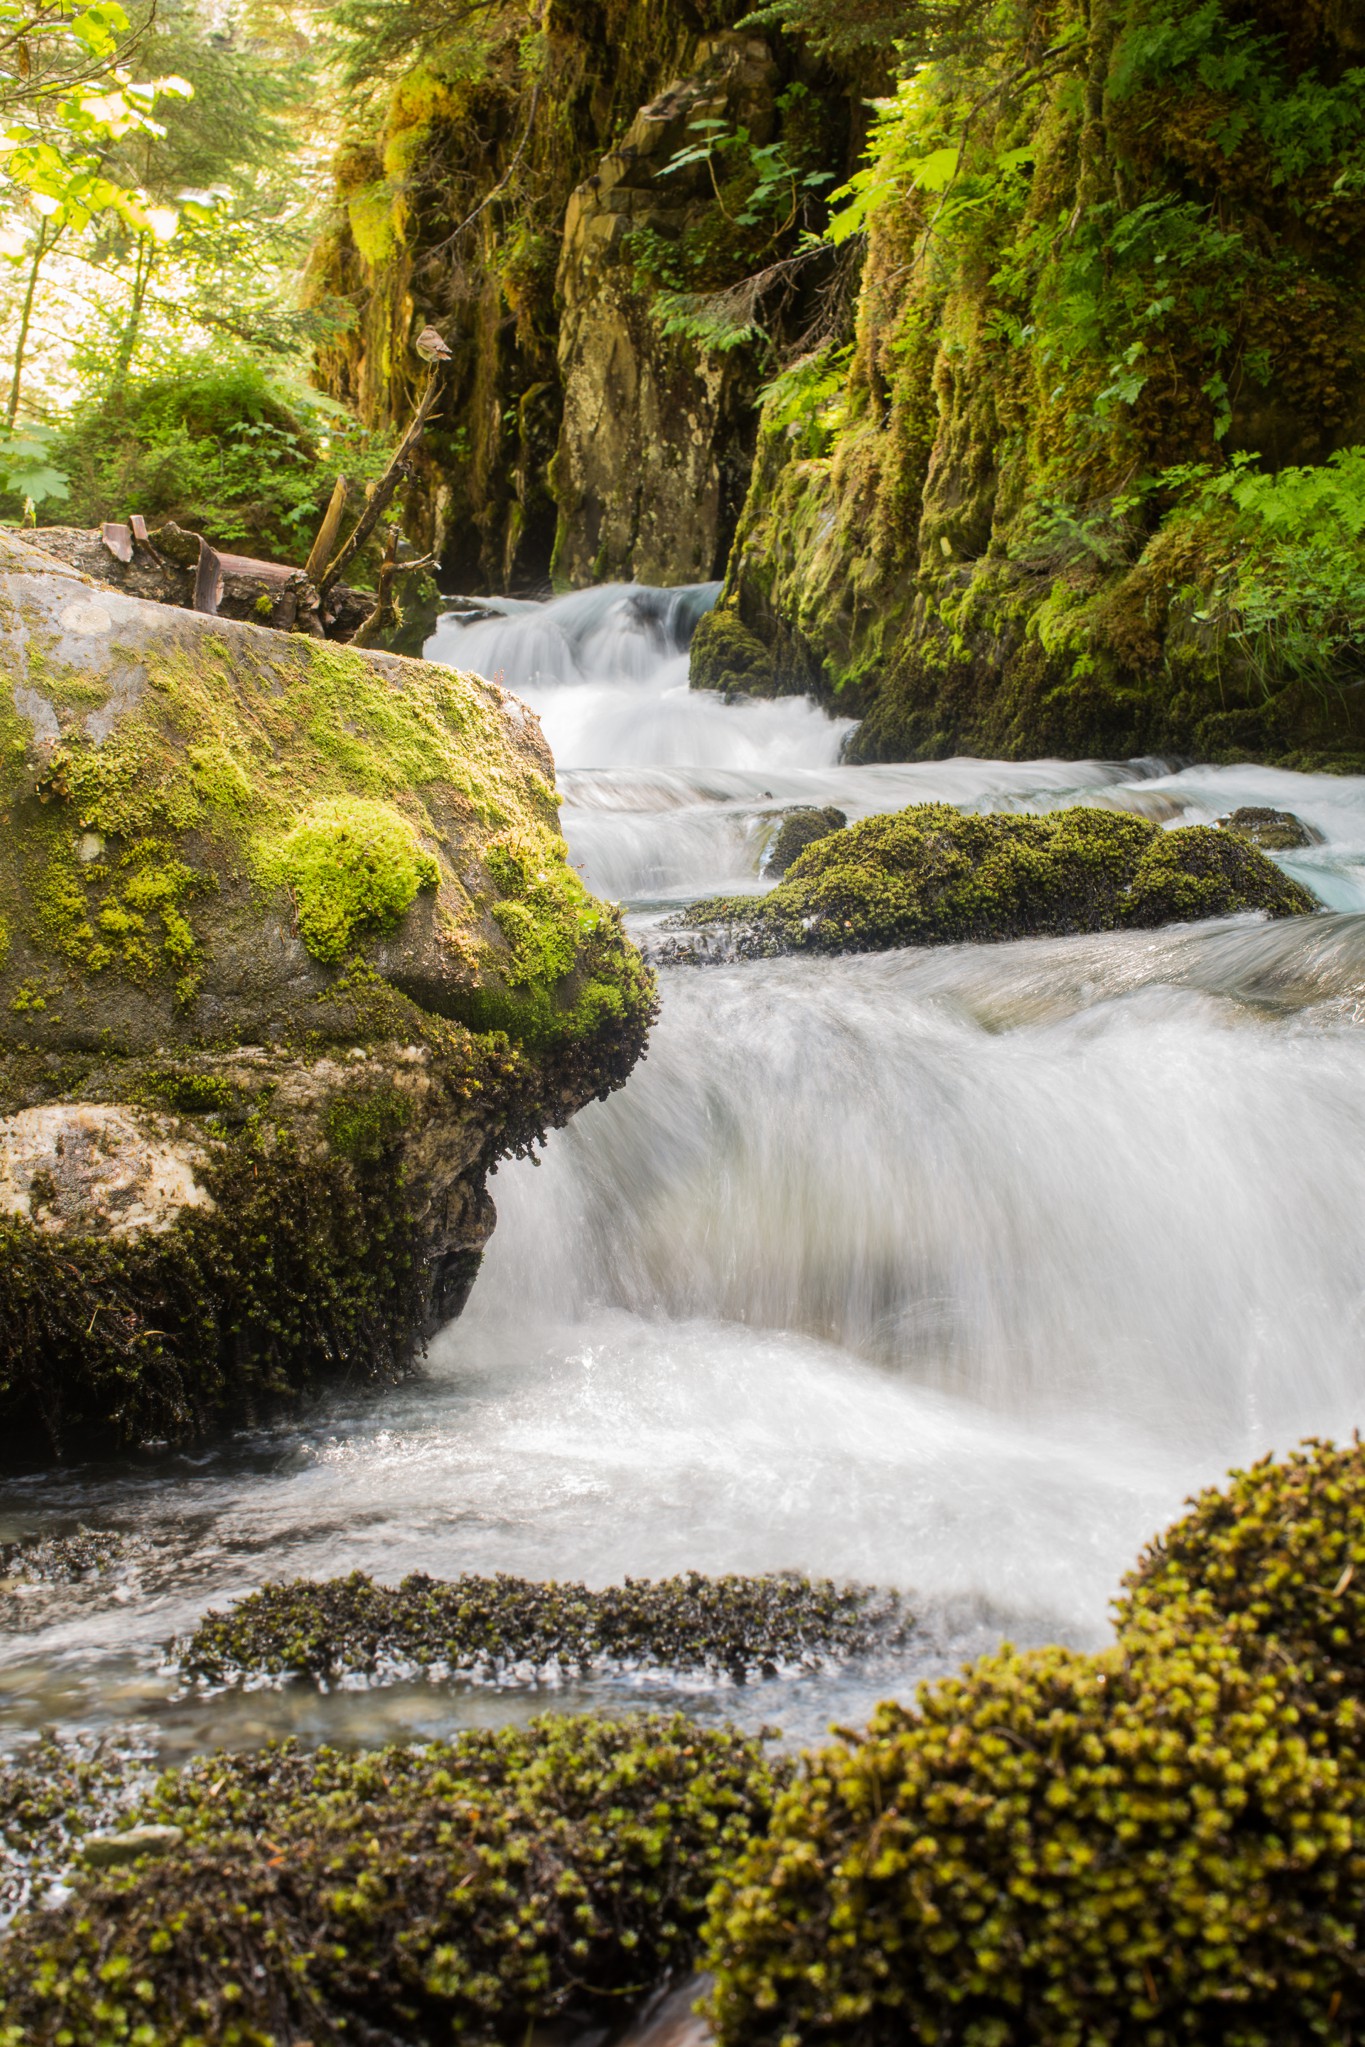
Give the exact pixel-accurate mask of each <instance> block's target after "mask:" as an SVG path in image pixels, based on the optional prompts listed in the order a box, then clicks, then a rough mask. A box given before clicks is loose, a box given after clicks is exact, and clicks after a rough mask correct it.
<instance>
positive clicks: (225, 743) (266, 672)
mask: <svg viewBox="0 0 1365 2047" xmlns="http://www.w3.org/2000/svg"><path fill="white" fill-rule="evenodd" d="M556 805H557V798H556V795H555V791H554V763H553V761H552V759H551V756H550V753H549V750H548V748H547V747H546V745H545V742H544V740H543V738H542V737H541V734H540V729H539V725H538V723H537V721H536V719H535V717H534V715H533V714H532V713H531V712H529V711H528V710H526V708H525V707H524V706H523V705H522V704H521V703H519V702H518V700H517V699H516V698H515V697H512V696H510V695H508V694H507V693H506V692H505V691H504V690H502V689H500V688H498V687H497V686H496V685H493V684H490V683H487V682H484V681H482V680H480V679H479V678H477V677H474V676H465V675H459V674H456V673H455V672H454V671H452V670H449V669H445V668H440V667H437V666H435V665H432V664H426V663H421V662H411V661H404V660H401V659H398V658H396V657H393V656H385V655H372V654H364V655H362V654H359V653H356V652H354V651H351V650H345V649H340V648H337V647H333V646H328V645H326V644H324V643H321V642H318V641H315V640H312V639H305V638H302V637H285V636H281V635H280V634H278V633H273V632H270V631H268V630H266V629H264V628H257V627H253V626H250V625H244V624H240V623H236V622H232V621H227V620H222V619H218V620H210V619H205V618H202V617H200V616H198V615H197V614H195V613H192V612H182V611H177V610H172V609H169V608H167V607H164V606H160V605H155V604H150V603H146V602H142V601H140V600H137V599H134V598H129V597H125V596H122V595H120V594H117V593H114V592H112V591H110V590H106V589H101V588H98V587H96V586H93V585H91V584H89V583H87V582H86V581H84V579H82V578H81V577H80V576H79V575H78V574H76V573H75V572H74V571H72V570H71V569H70V568H69V567H67V566H66V565H65V564H62V563H56V562H49V561H47V560H46V559H45V558H44V557H43V556H41V555H40V554H38V553H36V552H35V551H34V550H31V549H28V548H25V547H23V546H22V545H21V544H19V543H18V542H16V541H13V540H11V539H9V538H6V537H2V536H0V810H2V811H3V817H4V830H3V835H0V1421H3V1423H4V1426H5V1448H4V1453H3V1454H4V1455H5V1456H6V1457H8V1458H11V1459H14V1458H23V1457H33V1456H35V1455H41V1454H43V1453H46V1452H51V1451H53V1450H58V1451H72V1450H77V1449H81V1448H92V1447H99V1448H101V1449H106V1448H113V1447H117V1446H118V1445H119V1444H120V1443H127V1442H137V1441H145V1440H147V1439H149V1438H150V1439H170V1440H184V1439H187V1438H192V1437H194V1436H197V1435H199V1434H201V1433H202V1432H203V1431H204V1430H205V1429H207V1428H209V1427H211V1426H214V1425H217V1424H221V1423H224V1422H232V1423H240V1422H243V1421H249V1420H252V1419H254V1418H256V1417H257V1416H259V1415H261V1414H262V1413H264V1412H265V1411H266V1410H267V1409H268V1408H270V1407H271V1406H274V1405H278V1404H279V1403H280V1402H281V1401H285V1400H290V1399H297V1398H298V1397H299V1396H300V1395H301V1394H303V1393H305V1392H307V1391H308V1390H309V1389H311V1388H313V1387H315V1386H318V1385H320V1384H321V1383H322V1382H324V1381H325V1380H327V1379H329V1378H335V1377H338V1376H343V1375H344V1376H347V1377H349V1378H352V1379H356V1378H365V1377H374V1376H382V1375H385V1374H388V1373H392V1372H393V1371H395V1370H397V1369H399V1368H401V1367H402V1366H403V1365H404V1364H405V1363H406V1362H407V1361H408V1360H409V1359H410V1358H411V1357H412V1355H413V1354H414V1351H415V1350H416V1348H417V1347H418V1346H420V1344H421V1342H422V1340H423V1339H424V1337H425V1336H426V1335H427V1334H429V1333H430V1332H431V1331H432V1330H433V1329H434V1328H435V1327H437V1326H438V1325H439V1324H440V1323H441V1322H442V1321H444V1320H446V1319H448V1317H449V1316H450V1315H452V1314H454V1313H456V1312H457V1311H458V1309H459V1307H460V1305H461V1303H462V1301H463V1298H464V1295H465V1293H466V1292H467V1290H468V1287H469V1284H470V1283H471V1281H472V1278H473V1275H474V1272H475V1270H476V1269H477V1264H478V1259H479V1254H480V1251H481V1249H482V1246H483V1244H484V1242H485V1240H486V1238H487V1236H488V1232H489V1230H490V1228H491V1226H492V1209H491V1205H490V1204H489V1201H488V1198H487V1195H486V1192H485V1187H484V1182H485V1176H486V1174H487V1172H488V1170H489V1168H490V1167H491V1166H492V1164H493V1163H494V1162H495V1161H496V1159H497V1158H498V1157H500V1156H503V1155H506V1154H507V1153H508V1152H510V1151H516V1150H519V1149H523V1148H525V1147H526V1146H527V1145H528V1144H530V1143H531V1142H532V1141H533V1139H534V1138H535V1137H536V1136H537V1135H538V1134H539V1133H541V1132H542V1131H543V1130H544V1129H545V1128H546V1127H547V1126H549V1125H551V1124H555V1123H559V1122H562V1121H564V1120H565V1118H566V1117H567V1116H569V1115H570V1114H572V1112H573V1111H574V1109H576V1108H578V1107H579V1106H580V1105H581V1104H582V1103H583V1102H585V1101H588V1100H590V1099H592V1097H593V1096H595V1095H597V1094H600V1093H605V1092H606V1091H608V1090H609V1089H610V1088H612V1087H614V1086H617V1085H619V1083H620V1082H621V1081H622V1080H623V1079H624V1078H625V1076H626V1074H627V1073H628V1072H629V1071H630V1068H631V1066H632V1064H633V1063H634V1061H635V1059H636V1058H637V1057H638V1055H639V1052H640V1050H641V1047H642V1045H643V1043H644V1038H645V1035H646V1031H647V1028H648V1024H649V1020H650V1017H651V1014H652V1008H653V992H652V985H651V982H650V979H649V976H648V973H647V971H646V969H645V968H644V967H643V965H642V963H641V961H640V959H639V956H638V955H637V954H636V952H635V951H634V948H633V947H632V946H631V945H630V944H629V943H628V942H627V940H626V939H625V938H624V936H623V934H622V931H621V926H620V922H619V918H618V916H617V913H616V912H615V911H614V910H611V909H609V908H608V907H606V906H605V905H603V904H601V903H598V902H596V901H595V900H594V899H593V898H592V897H591V896H590V895H588V893H587V891H586V890H585V889H584V887H583V885H582V883H581V882H580V881H579V879H578V877H577V875H576V873H575V872H574V870H573V869H572V868H571V867H570V866H569V864H568V859H567V854H566V851H565V847H564V842H563V840H562V839H561V838H560V837H559V834H558V830H557V824H556Z"/></svg>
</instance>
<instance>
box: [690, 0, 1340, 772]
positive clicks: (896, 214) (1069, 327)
mask: <svg viewBox="0 0 1365 2047" xmlns="http://www.w3.org/2000/svg"><path fill="white" fill-rule="evenodd" d="M874 11H875V10H874ZM901 12H902V14H903V18H904V37H903V41H902V45H901V47H902V50H903V62H904V71H903V76H902V78H901V81H900V83H899V85H898V87H897V89H896V91H895V93H894V95H892V96H890V97H888V98H887V99H886V100H885V101H884V102H883V103H882V106H881V108H880V111H879V114H878V117H877V120H876V123H875V126H874V130H873V134H872V138H871V143H870V147H869V152H868V157H867V160H866V162H865V164H864V166H863V168H862V169H861V170H860V171H859V172H858V173H857V174H856V175H855V177H854V178H853V179H852V181H851V182H850V183H849V185H848V186H846V187H845V188H844V189H843V191H842V192H840V193H839V194H836V195H835V211H834V216H833V220H832V223H831V228H830V236H831V240H832V241H833V243H834V244H835V245H836V246H837V247H840V248H842V249H845V250H848V251H853V250H856V249H859V248H865V258H864V260H863V264H862V272H861V285H860V295H859V301H858V308H857V315H856V320H855V321H851V322H849V323H848V324H847V325H846V326H845V327H844V329H843V330H842V331H841V332H839V333H837V334H835V335H833V336H831V337H829V338H828V340H827V341H826V344H825V350H824V353H823V354H821V353H820V352H818V351H817V352H816V353H815V354H814V355H813V356H811V357H810V358H809V359H808V360H805V361H802V362H799V363H797V364H795V365H792V366H791V367H790V368H789V370H788V371H787V372H786V373H785V374H784V375H783V376H782V377H780V378H779V379H778V380H776V383H775V384H774V386H773V387H772V389H771V392H770V396H769V399H768V407H767V412H766V415H765V424H764V428H763V431H762V438H761V442H760V450H759V457H758V461H757V463H756V466H755V471H754V480H753V483H752V485H751V489H750V494H749V499H748V503H747V505H746V509H745V512H744V515H743V518H742V520H741V525H740V532H739V537H738V541H737V545H736V549H735V551H734V553H733V555H732V558H731V563H730V568H729V573H728V580H727V590H726V593H725V596H724V598H723V600H722V605H723V608H724V609H728V610H730V611H732V612H733V613H734V614H735V615H736V616H737V617H738V618H739V619H740V620H741V621H742V622H743V624H744V625H745V626H747V627H748V628H749V629H750V630H751V631H753V632H754V633H756V634H757V636H758V637H759V638H760V639H761V640H762V641H763V642H764V643H765V644H766V645H768V646H769V647H771V648H772V649H773V650H774V653H775V655H776V657H777V658H778V665H779V672H780V674H781V676H782V679H783V681H784V682H785V683H786V685H787V686H788V687H804V686H807V685H808V683H809V681H810V679H811V678H812V677H815V678H817V679H818V680H819V681H820V682H821V684H822V685H823V686H824V687H825V688H826V689H832V690H851V691H852V692H853V701H854V703H855V704H857V703H859V702H861V703H863V704H865V705H866V707H867V710H868V716H867V719H866V722H865V724H864V726H863V728H862V731H861V732H860V734H859V735H858V738H857V740H856V742H855V746H856V750H857V752H858V753H859V754H860V755H861V757H862V758H866V759H897V758H905V757H915V756H924V755H928V756H938V755H944V754H950V753H953V752H972V753H980V754H1010V755H1019V754H1025V753H1035V754H1036V753H1045V752H1057V753H1065V754H1070V755H1076V754H1086V753H1100V754H1107V755H1123V754H1129V753H1139V752H1143V751H1148V750H1167V751H1176V752H1183V753H1189V754H1193V755H1196V756H1199V757H1203V758H1213V759H1235V758H1244V757H1246V755H1247V754H1249V753H1250V754H1252V755H1260V756H1268V757H1272V758H1275V757H1278V758H1287V759H1297V760H1299V761H1301V762H1302V763H1303V764H1305V765H1311V764H1314V763H1322V762H1328V763H1330V762H1336V763H1337V764H1339V765H1342V766H1349V765H1351V764H1352V763H1353V762H1354V761H1355V760H1356V758H1357V757H1358V755H1359V752H1360V748H1361V744H1362V738H1363V737H1365V728H1362V727H1361V722H1360V717H1359V713H1358V697H1359V690H1358V683H1359V678H1360V651H1361V650H1360V643H1359V639H1358V628H1357V623H1356V621H1357V619H1358V610H1359V606H1358V591H1359V587H1360V579H1361V575H1362V559H1363V557H1362V547H1363V546H1365V540H1363V539H1362V534H1363V532H1365V528H1363V527H1362V519H1361V492H1360V482H1359V476H1358V473H1357V472H1358V470H1359V467H1360V448H1361V433H1362V426H1361V419H1360V416H1359V392H1360V389H1361V375H1362V370H1365V356H1362V352H1361V343H1360V328H1359V307H1358V281H1357V280H1358V268H1357V264H1356V254H1355V252H1356V251H1357V248H1358V244H1359V240H1360V236H1361V234H1362V232H1365V210H1362V197H1361V194H1362V168H1361V167H1362V164H1365V91H1362V85H1361V81H1362V77H1365V71H1362V69H1361V66H1360V56H1361V52H1360V49H1359V46H1358V39H1356V38H1355V33H1354V31H1353V30H1352V29H1351V28H1350V26H1349V25H1348V24H1347V23H1346V22H1345V20H1344V17H1342V16H1341V15H1340V14H1339V12H1336V11H1334V10H1332V9H1330V8H1321V7H1317V6H1313V7H1308V8H1304V9H1299V10H1295V11H1294V13H1293V15H1292V18H1291V17H1290V16H1288V15H1286V13H1285V11H1284V9H1283V8H1282V7H1280V6H1279V5H1278V4H1277V0H1253V4H1251V5H1249V6H1232V5H1230V4H1228V5H1225V4H1223V0H1210V4H1209V5H1207V6H1203V7H1199V8H1197V9H1195V10H1194V11H1193V12H1190V11H1188V10H1185V11H1182V10H1181V9H1180V8H1179V7H1178V6H1176V5H1175V4H1174V0H1122V4H1120V5H1117V6H1114V7H1107V8H1104V9H1102V10H1094V9H1086V8H1082V7H1080V6H1078V5H1073V4H1072V0H1063V4H1062V5H1060V6H1048V7H1044V6H1042V5H1033V4H1030V5H1026V6H1023V7H1014V6H1012V5H1005V4H995V0H966V4H959V5H941V6H940V5H925V6H919V5H914V4H907V5H906V6H905V7H904V8H903V9H902V10H901ZM763 18H764V19H766V20H776V19H779V18H781V19H785V20H786V21H788V22H789V23H791V24H793V25H796V24H799V26H800V27H801V29H802V31H803V32H805V33H808V34H811V35H819V34H821V33H826V34H828V35H830V36H838V35H842V34H843V32H844V29H845V27H846V26H847V28H848V30H849V31H850V33H852V34H855V35H856V31H857V27H858V19H857V10H856V9H855V10H852V11H851V12H849V13H848V15H847V18H846V20H845V19H844V10H838V9H833V8H828V7H826V6H824V5H823V0H809V4H797V0H789V4H787V5H785V6H773V7H769V8H767V9H765V10H763ZM822 24H823V26H822ZM850 341H851V342H852V343H853V354H852V358H851V363H850V367H849V371H848V375H847V379H846V381H844V383H843V388H842V389H835V390H831V389H830V388H829V384H828V380H827V378H826V376H825V373H824V368H823V365H825V364H829V363H832V362H833V361H834V360H835V358H836V356H837V348H836V347H835V344H836V343H844V344H847V343H849V342H850Z"/></svg>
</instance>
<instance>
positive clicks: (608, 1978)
mask: <svg viewBox="0 0 1365 2047" xmlns="http://www.w3.org/2000/svg"><path fill="white" fill-rule="evenodd" d="M781 1774H782V1771H781V1766H780V1765H773V1764H770V1763H769V1762H768V1761H766V1760H765V1758H764V1755H763V1752H762V1747H761V1744H760V1743H758V1742H757V1741H755V1740H753V1739H751V1738H749V1737H746V1736H743V1735H740V1734H737V1733H734V1732H730V1731H724V1730H715V1729H706V1728H702V1727H699V1726H697V1725H696V1724H695V1723H694V1722H692V1721H689V1720H686V1719H684V1718H682V1717H681V1716H679V1717H675V1718H662V1717H654V1716H639V1717H632V1718H630V1719H626V1720H619V1721H613V1720H605V1719H546V1720H541V1721H538V1722H536V1723H535V1724H534V1725H533V1726H531V1727H529V1728H516V1729H512V1728H509V1729H504V1730H502V1731H500V1732H497V1733H489V1732H476V1733H468V1734H462V1735H460V1736H459V1737H458V1738H457V1739H456V1740H454V1741H451V1742H437V1743H433V1744H431V1745H429V1746H425V1747H411V1746H403V1745H399V1746H395V1747H392V1748H386V1749H381V1750H378V1751H376V1752H374V1753H372V1754H370V1755H364V1756H348V1755H340V1754H336V1753H333V1752H331V1751H328V1750H326V1749H324V1750H322V1751H320V1752H319V1753H316V1754H312V1755H309V1754H306V1753H304V1752H302V1751H300V1750H298V1749H297V1748H295V1747H293V1746H292V1745H288V1744H287V1745H285V1746H283V1747H280V1748H275V1749H269V1750H266V1751H264V1752H262V1753H260V1754H257V1755H253V1756H246V1757H242V1756H222V1755H218V1756H212V1757H208V1758H205V1759H204V1760H202V1761H200V1762H198V1763H196V1764H194V1765H192V1766H190V1767H189V1768H188V1769H186V1770H184V1771H181V1772H180V1773H178V1774H176V1775H173V1776H171V1777H169V1778H167V1779H166V1780H164V1782H163V1784H162V1787H161V1789H160V1791H159V1793H158V1795H157V1796H156V1797H155V1798H154V1799H153V1800H152V1801H151V1802H150V1804H149V1805H147V1806H146V1807H144V1808H143V1811H142V1814H141V1818H142V1819H143V1820H144V1821H146V1820H148V1819H150V1820H153V1821H156V1822H159V1823H160V1824H162V1825H163V1826H164V1825H169V1826H172V1827H178V1828H180V1829H181V1831H182V1838H181V1839H180V1841H179V1842H178V1843H176V1844H175V1845H174V1846H173V1848H172V1849H171V1852H169V1853H167V1854H165V1855H163V1856H161V1857H160V1858H158V1859H156V1860H143V1861H141V1862H139V1863H136V1864H134V1865H133V1866H132V1867H130V1868H126V1869H122V1870H116V1871H113V1872H111V1873H110V1874H108V1875H106V1876H104V1877H101V1878H92V1877H86V1878H83V1879H78V1881H77V1889H76V1893H75V1896H74V1897H73V1898H72V1899H71V1900H70V1901H69V1902H68V1903H67V1904H64V1905H63V1906H61V1907H60V1908H59V1909H58V1910H57V1911H56V1912H55V1913H43V1912H35V1913H32V1914H31V1915H30V1916H29V1917H28V1919H27V1920H26V1921H25V1922H24V1924H23V1925H22V1927H21V1928H20V1929H18V1930H17V1931H16V1932H15V1934H14V1935H12V1936H11V1939H10V1940H9V1942H8V1943H7V1945H6V1946H5V1948H4V1949H3V1950H0V2042H3V2047H20V2043H22V2047H57V2043H61V2047H110V2043H112V2042H115V2041H127V2042H136V2043H138V2047H172V2043H174V2047H189V2043H190V2042H192V2041H193V2042H196V2043H202V2047H286V2043H291V2047H292V2043H298V2042H302V2041H305V2040H307V2041H311V2042H312V2043H313V2047H324V2043H326V2047H333V2043H341V2042H357V2041H359V2042H362V2043H378V2042H384V2043H393V2042H397V2041H402V2042H416V2041H432V2042H434V2041H436V2040H446V2041H448V2040H451V2039H452V2038H454V2039H464V2040H471V2041H488V2042H493V2041H498V2040H507V2041H517V2042H520V2041H522V2040H523V2039H524V2038H525V2037H526V2033H527V2028H528V2026H529V2025H531V2024H534V2023H535V2022H538V2021H545V2020H553V2019H557V2018H568V2019H575V2020H578V2021H579V2022H580V2023H585V2024H586V2023H591V2022H592V2021H593V2020H594V2019H596V2020H598V2021H599V2022H600V2021H603V2020H606V2021H611V2020H613V2019H615V2018H616V2017H618V2016H619V2015H620V2013H621V2011H622V2008H623V2002H624V2001H625V2000H628V1999H630V1998H632V1997H633V1998H634V1999H635V2000H636V2001H639V2000H640V1999H641V1998H643V1996H644V1995H645V1994H647V1992H648V1990H649V1988H650V1987H651V1986H652V1985H653V1984H655V1983H657V1982H658V1981H659V1980H660V1979H661V1978H662V1977H663V1976H665V1975H666V1974H667V1973H668V1971H669V1970H670V1969H671V1968H674V1967H676V1966H677V1965H678V1964H679V1963H685V1962H687V1961H688V1960H689V1959H690V1956H691V1953H692V1950H693V1947H694V1944H695V1939H696V1931H697V1928H698V1926H699V1925H700V1922H701V1919H702V1917H703V1914H704V1910H705V1903H706V1897H707V1893H708V1891H709V1889H710V1887H711V1885H712V1883H713V1882H714V1880H715V1878H716V1876H717V1874H718V1873H719V1871H720V1869H721V1868H722V1867H723V1865H724V1864H725V1863H726V1862H727V1861H729V1860H731V1859H732V1858H733V1857H734V1855H735V1854H736V1852H737V1851H738V1850H739V1848H740V1847H741V1846H742V1845H743V1843H744V1842H745V1841H747V1840H748V1839H749V1838H750V1836H751V1835H752V1834H753V1833H754V1832H756V1831H757V1830H759V1829H761V1828H762V1827H763V1826H764V1825H765V1824H766V1821H767V1818H768V1814H769V1812H770V1810H771V1805H772V1799H773V1794H774V1791H775V1788H776V1784H777V1782H778V1781H779V1779H780V1776H781Z"/></svg>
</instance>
